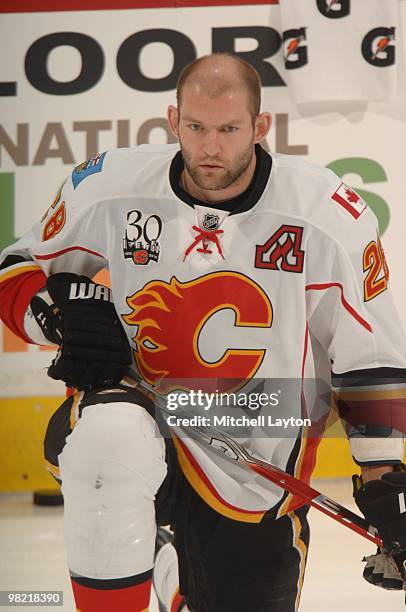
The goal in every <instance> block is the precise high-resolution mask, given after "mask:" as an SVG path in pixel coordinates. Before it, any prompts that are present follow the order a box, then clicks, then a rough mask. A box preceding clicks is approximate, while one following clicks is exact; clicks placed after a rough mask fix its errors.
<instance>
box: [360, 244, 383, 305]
mask: <svg viewBox="0 0 406 612" xmlns="http://www.w3.org/2000/svg"><path fill="white" fill-rule="evenodd" d="M363 269H364V272H367V275H366V277H365V280H364V301H365V302H368V301H369V300H372V298H374V297H376V296H377V295H379V294H380V293H382V291H385V289H386V288H387V286H388V280H389V270H388V266H387V264H386V260H385V255H384V252H383V249H382V245H381V242H380V241H379V240H378V242H377V243H376V242H374V241H372V242H370V243H369V244H368V246H367V247H366V248H365V251H364V257H363Z"/></svg>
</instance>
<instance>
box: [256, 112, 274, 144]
mask: <svg viewBox="0 0 406 612" xmlns="http://www.w3.org/2000/svg"><path fill="white" fill-rule="evenodd" d="M271 125H272V115H271V113H261V114H260V115H258V116H257V117H256V118H255V144H256V143H258V142H261V140H264V138H266V136H267V135H268V132H269V130H270V129H271Z"/></svg>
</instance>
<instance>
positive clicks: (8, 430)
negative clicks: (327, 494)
mask: <svg viewBox="0 0 406 612" xmlns="http://www.w3.org/2000/svg"><path fill="white" fill-rule="evenodd" d="M63 399H64V398H63V397H62V396H48V397H46V396H34V397H23V398H21V397H4V398H0V465H1V466H2V469H1V472H0V492H10V491H32V490H34V489H37V488H43V487H46V488H49V487H52V488H53V487H54V486H55V481H54V479H53V478H52V476H51V475H50V474H49V472H47V471H46V469H45V466H44V460H43V439H44V434H45V430H46V427H47V423H48V421H49V419H50V417H51V415H52V414H53V412H54V411H55V410H56V409H57V407H58V406H59V405H60V403H61V402H62V401H63ZM334 427H336V431H337V434H336V435H337V437H332V435H334V433H333V432H334V430H331V429H330V430H329V437H328V438H327V439H325V440H323V441H322V443H321V445H320V449H319V453H318V457H317V465H316V470H315V474H314V476H315V477H318V478H339V477H343V476H351V474H353V473H354V471H356V469H357V468H356V466H355V464H354V462H353V461H352V458H351V454H350V450H349V446H348V442H347V440H346V439H345V438H343V436H342V433H341V430H340V425H339V424H336V425H335V426H334Z"/></svg>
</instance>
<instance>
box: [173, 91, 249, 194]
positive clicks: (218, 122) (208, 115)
mask: <svg viewBox="0 0 406 612" xmlns="http://www.w3.org/2000/svg"><path fill="white" fill-rule="evenodd" d="M178 135H179V142H180V146H181V151H182V156H183V159H184V162H185V166H186V169H187V171H188V172H189V174H190V176H191V177H192V179H193V181H194V182H195V184H196V185H197V186H198V187H200V188H201V189H207V190H220V189H226V188H227V187H229V186H230V185H233V184H237V183H238V180H239V178H240V177H241V176H242V175H243V173H244V171H245V170H246V169H247V167H248V165H249V163H250V161H251V159H252V156H253V154H254V127H253V121H252V116H251V115H250V112H249V109H248V100H247V92H246V91H245V90H242V91H231V92H229V93H225V94H224V95H222V96H219V97H216V98H209V97H206V96H203V95H202V94H200V93H198V92H197V91H196V90H195V89H194V88H193V87H188V86H187V85H186V86H185V87H184V90H183V95H182V104H181V108H180V110H179V126H178Z"/></svg>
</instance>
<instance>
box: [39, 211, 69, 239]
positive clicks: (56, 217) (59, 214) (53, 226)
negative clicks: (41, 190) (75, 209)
mask: <svg viewBox="0 0 406 612" xmlns="http://www.w3.org/2000/svg"><path fill="white" fill-rule="evenodd" d="M65 221H66V213H65V202H62V204H61V205H60V206H58V208H57V209H56V211H55V212H54V213H53V214H52V215H51V217H50V218H49V219H48V221H47V222H46V225H45V227H44V230H43V232H42V240H43V242H45V241H46V240H50V239H51V238H53V237H54V236H56V234H59V232H60V231H61V229H62V228H63V226H64V225H65Z"/></svg>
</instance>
